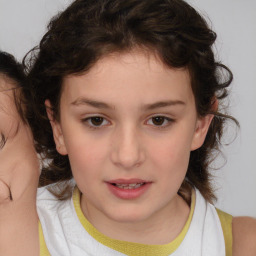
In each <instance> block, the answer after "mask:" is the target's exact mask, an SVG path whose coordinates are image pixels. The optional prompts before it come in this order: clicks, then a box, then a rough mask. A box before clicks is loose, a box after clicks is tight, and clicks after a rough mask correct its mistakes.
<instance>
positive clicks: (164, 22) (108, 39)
mask: <svg viewBox="0 0 256 256" xmlns="http://www.w3.org/2000/svg"><path fill="white" fill-rule="evenodd" d="M215 40H216V34H215V33H214V32H213V31H212V30H211V29H210V28H209V26H208V25H207V23H206V21H205V20H204V18H203V17H202V16H201V15H200V14H199V13H198V12H197V11H196V10H195V9H194V8H192V7H191V6H190V5H188V4H187V3H186V2H184V1H182V0H144V1H141V0H126V1H123V0H77V1H74V2H73V3H72V4H71V5H70V6H69V7H68V8H67V9H66V10H65V11H64V12H62V13H60V14H59V15H57V16H56V17H54V18H53V19H52V20H51V22H50V23H49V25H48V32H47V33H46V34H45V35H44V37H43V38H42V40H41V42H40V44H39V46H38V47H35V48H34V49H32V50H31V51H30V52H29V53H28V54H27V56H26V57H25V59H24V63H26V65H27V72H28V88H27V90H26V91H25V92H26V96H27V98H28V99H29V101H30V102H31V108H30V110H29V113H28V120H29V123H30V125H31V127H32V131H33V134H34V138H35V140H36V148H37V151H38V152H39V153H41V154H42V155H43V156H44V157H45V158H47V159H48V161H47V163H48V164H47V166H45V167H44V168H43V170H42V175H41V179H40V185H41V186H43V185H46V184H50V183H54V182H60V181H67V180H70V179H71V178H72V172H71V167H70V164H69V159H68V156H62V155H60V154H58V152H57V151H56V148H55V143H54V140H53V135H52V129H51V126H50V122H49V120H48V118H47V114H46V108H45V100H46V99H49V100H50V102H51V105H52V110H53V115H54V118H55V119H56V120H59V114H60V109H59V103H60V97H61V91H62V81H63V78H64V77H66V76H68V75H70V74H81V73H84V72H86V71H88V70H89V69H90V68H91V67H92V66H93V65H94V64H95V63H96V62H97V61H98V60H99V59H100V58H102V57H103V56H106V55H108V54H110V53H113V52H128V51H131V50H132V49H134V48H138V47H139V48H143V49H147V50H148V51H150V52H154V53H155V54H157V56H158V57H159V58H160V59H161V60H162V62H163V63H164V64H166V65H167V66H169V67H170V68H182V67H184V68H187V69H188V70H189V73H190V78H191V87H192V90H193V93H194V96H195V102H196V109H197V112H198V115H199V116H201V117H202V116H205V115H207V114H213V115H214V118H213V121H212V123H211V125H210V128H209V131H208V134H207V137H206V139H205V142H204V144H203V146H202V147H201V148H199V149H197V150H195V151H193V152H191V157H190V162H189V166H188V170H187V174H186V178H185V180H184V182H183V184H182V186H181V188H180V191H179V193H180V194H181V195H183V197H185V198H186V195H188V194H190V190H191V186H194V187H196V188H198V189H199V190H200V192H201V193H202V195H203V196H204V197H205V199H206V200H208V201H210V202H211V201H212V200H213V199H214V198H215V197H214V193H213V189H212V186H211V182H210V180H211V175H210V172H209V163H210V162H211V160H212V157H213V156H214V152H216V151H218V150H219V148H220V145H221V137H222V133H223V126H224V123H225V121H226V120H227V119H232V120H234V121H235V122H236V120H235V119H233V118H232V117H230V116H227V115H226V113H220V112H218V110H216V111H213V107H212V106H213V102H214V100H216V99H217V100H218V101H219V102H220V103H221V102H222V100H223V99H225V98H226V97H227V95H228V91H227V88H228V86H229V85H230V83H231V81H232V78H233V77H232V73H231V71H230V70H229V69H228V68H227V67H226V66H224V65H223V64H221V63H220V62H218V61H216V60H215V56H214V53H213V50H212V46H213V44H214V42H215Z"/></svg>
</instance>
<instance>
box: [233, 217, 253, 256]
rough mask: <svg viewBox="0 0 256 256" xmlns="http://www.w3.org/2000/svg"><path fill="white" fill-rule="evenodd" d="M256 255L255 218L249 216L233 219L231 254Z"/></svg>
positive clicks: (237, 255)
mask: <svg viewBox="0 0 256 256" xmlns="http://www.w3.org/2000/svg"><path fill="white" fill-rule="evenodd" d="M240 255H246V256H255V255H256V220H255V219H253V218H250V217H236V218H234V219H233V256H240Z"/></svg>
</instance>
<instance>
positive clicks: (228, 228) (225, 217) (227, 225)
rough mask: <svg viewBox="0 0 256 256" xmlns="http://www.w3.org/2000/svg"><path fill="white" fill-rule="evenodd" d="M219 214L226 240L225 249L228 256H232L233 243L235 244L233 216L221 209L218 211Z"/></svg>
mask: <svg viewBox="0 0 256 256" xmlns="http://www.w3.org/2000/svg"><path fill="white" fill-rule="evenodd" d="M216 210H217V213H218V215H219V218H220V223H221V227H222V231H223V235H224V239H225V248H226V256H232V243H233V235H232V219H233V217H232V215H230V214H228V213H225V212H223V211H221V210H219V209H217V208H216Z"/></svg>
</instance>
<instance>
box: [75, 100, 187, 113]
mask: <svg viewBox="0 0 256 256" xmlns="http://www.w3.org/2000/svg"><path fill="white" fill-rule="evenodd" d="M71 105H73V106H80V105H89V106H92V107H95V108H98V109H115V107H114V106H113V105H109V104H107V103H105V102H101V101H96V100H92V99H86V98H78V99H77V100H75V101H73V102H72V103H71ZM175 105H186V104H185V102H183V101H181V100H167V101H158V102H155V103H152V104H146V105H143V106H142V109H143V110H153V109H157V108H164V107H169V106H175Z"/></svg>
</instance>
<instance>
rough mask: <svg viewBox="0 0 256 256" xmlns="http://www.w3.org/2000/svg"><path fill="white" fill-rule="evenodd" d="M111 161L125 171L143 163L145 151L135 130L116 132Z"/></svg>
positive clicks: (126, 129) (128, 129)
mask: <svg viewBox="0 0 256 256" xmlns="http://www.w3.org/2000/svg"><path fill="white" fill-rule="evenodd" d="M112 143H113V144H112V150H111V161H112V162H113V163H114V164H115V165H117V166H119V167H121V168H122V169H125V170H130V169H132V168H135V167H138V166H140V165H141V164H142V163H143V162H144V161H145V151H144V149H143V145H142V143H141V139H140V135H139V134H138V132H137V131H136V129H133V128H128V127H126V128H125V129H122V130H120V131H117V132H116V133H115V135H114V136H113V142H112Z"/></svg>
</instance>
